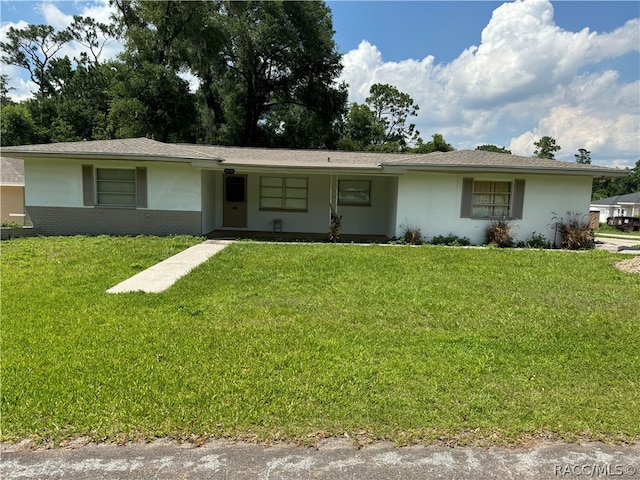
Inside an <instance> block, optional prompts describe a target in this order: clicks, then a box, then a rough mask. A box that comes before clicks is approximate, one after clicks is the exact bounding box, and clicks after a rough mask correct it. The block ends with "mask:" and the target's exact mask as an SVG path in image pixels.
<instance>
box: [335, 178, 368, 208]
mask: <svg viewBox="0 0 640 480" xmlns="http://www.w3.org/2000/svg"><path fill="white" fill-rule="evenodd" d="M338 205H362V206H369V205H371V181H369V180H338Z"/></svg>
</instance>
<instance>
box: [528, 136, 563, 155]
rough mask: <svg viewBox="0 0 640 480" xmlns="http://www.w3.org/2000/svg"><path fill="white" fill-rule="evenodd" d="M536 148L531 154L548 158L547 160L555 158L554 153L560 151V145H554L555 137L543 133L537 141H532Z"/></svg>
mask: <svg viewBox="0 0 640 480" xmlns="http://www.w3.org/2000/svg"><path fill="white" fill-rule="evenodd" d="M533 144H534V145H535V146H536V149H535V150H534V151H533V154H534V155H535V156H536V157H538V158H548V159H549V160H555V158H556V157H555V153H556V152H558V151H560V149H561V148H562V147H560V145H556V139H555V138H553V137H549V136H547V135H545V136H544V137H542V138H541V139H540V140H538V141H537V142H533Z"/></svg>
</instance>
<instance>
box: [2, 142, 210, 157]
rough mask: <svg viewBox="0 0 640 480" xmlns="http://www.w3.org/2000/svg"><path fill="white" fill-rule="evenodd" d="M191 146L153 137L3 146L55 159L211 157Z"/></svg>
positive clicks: (17, 151) (20, 152)
mask: <svg viewBox="0 0 640 480" xmlns="http://www.w3.org/2000/svg"><path fill="white" fill-rule="evenodd" d="M189 147H190V146H189V145H175V144H167V143H162V142H156V141H155V140H151V139H149V138H124V139H118V140H92V141H88V142H63V143H45V144H38V145H20V146H16V147H3V149H2V152H3V154H4V153H9V154H11V153H14V154H18V153H19V154H27V155H29V154H31V155H34V154H39V153H42V154H46V155H55V156H63V155H68V156H74V157H77V156H103V157H106V156H109V157H138V158H140V157H148V158H150V159H151V158H155V159H161V158H176V159H178V158H185V159H193V158H209V157H207V156H201V157H199V156H198V153H197V152H195V151H192V150H191V149H190V148H189Z"/></svg>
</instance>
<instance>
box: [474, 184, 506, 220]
mask: <svg viewBox="0 0 640 480" xmlns="http://www.w3.org/2000/svg"><path fill="white" fill-rule="evenodd" d="M471 216H473V217H483V218H507V217H510V216H511V182H489V181H484V180H483V181H477V180H476V181H475V182H473V204H472V211H471Z"/></svg>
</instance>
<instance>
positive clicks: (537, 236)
mask: <svg viewBox="0 0 640 480" xmlns="http://www.w3.org/2000/svg"><path fill="white" fill-rule="evenodd" d="M517 246H518V248H551V242H550V241H549V240H547V237H545V236H544V235H543V234H541V233H536V232H533V233H532V234H531V238H530V239H528V240H525V241H523V242H518V245H517Z"/></svg>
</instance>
